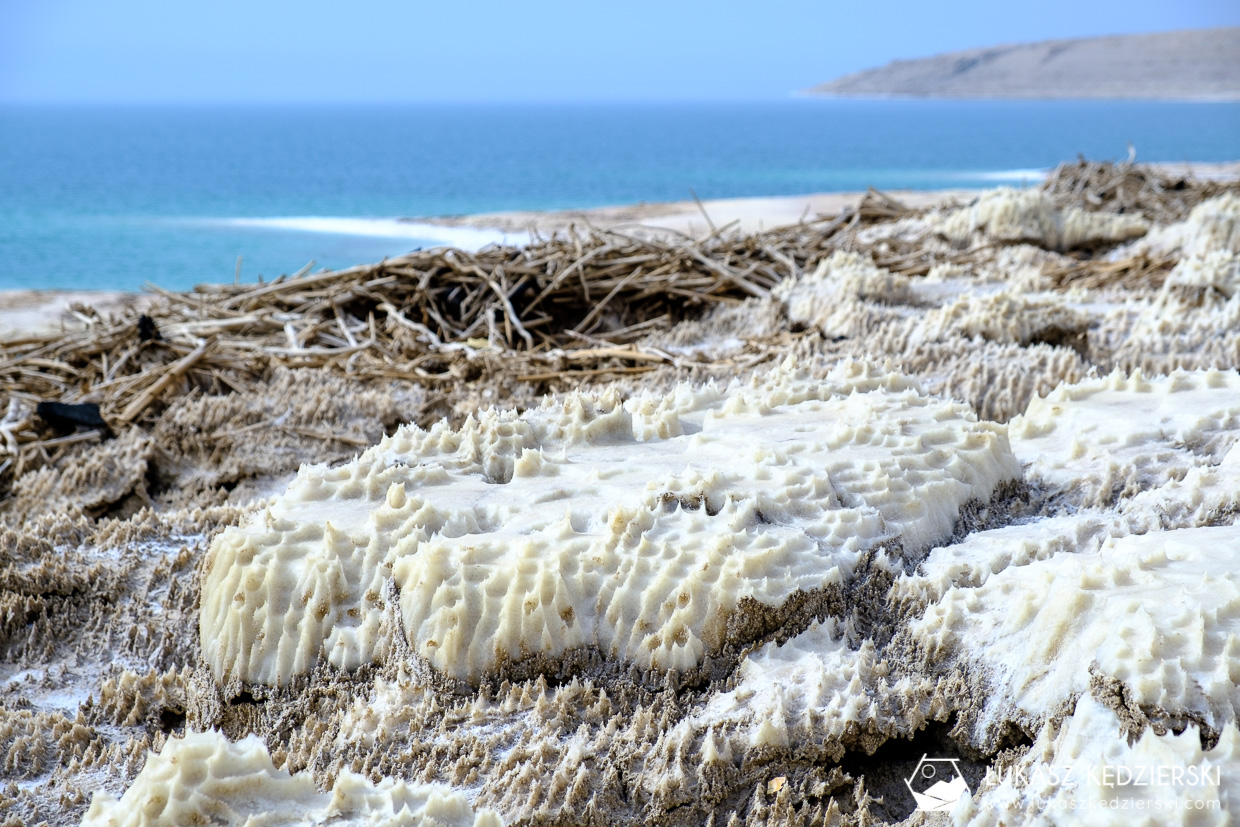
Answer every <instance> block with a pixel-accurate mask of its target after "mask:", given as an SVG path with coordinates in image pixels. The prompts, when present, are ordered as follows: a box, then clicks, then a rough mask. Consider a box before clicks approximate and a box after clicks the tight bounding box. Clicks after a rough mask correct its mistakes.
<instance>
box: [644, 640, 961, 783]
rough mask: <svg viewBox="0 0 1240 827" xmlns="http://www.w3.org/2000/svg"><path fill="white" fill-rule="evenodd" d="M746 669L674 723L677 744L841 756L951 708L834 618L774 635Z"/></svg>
mask: <svg viewBox="0 0 1240 827" xmlns="http://www.w3.org/2000/svg"><path fill="white" fill-rule="evenodd" d="M738 676H739V679H738V680H737V684H736V688H735V689H732V690H731V691H728V692H720V693H718V694H716V695H714V696H713V697H712V698H711V699H710V700H709V701H708V702H707V703H706V704H705V706H704V707H703V708H702V709H701V710H700V711H698V712H696V713H695V714H694V715H692V716H690V717H689V718H686V719H685V720H684V721H683V722H681V723H680V724H679V725H678V726H677V727H676V728H675V729H674V730H672V732H671V733H670V734H669V735H668V739H667V740H668V742H669V747H670V749H671V750H675V751H678V750H679V748H680V745H681V744H682V743H684V742H692V741H694V740H696V741H697V743H698V751H699V752H700V753H701V757H702V760H703V761H709V760H711V759H712V756H714V755H722V754H726V755H737V756H741V755H753V754H756V753H761V752H763V751H787V752H789V753H792V754H796V755H800V756H811V755H813V756H816V758H817V759H819V760H830V761H838V760H840V758H841V757H843V755H844V752H845V751H846V750H847V749H860V750H864V751H866V752H873V751H874V749H875V748H876V747H877V746H878V745H879V744H881V743H882V742H884V741H886V740H887V739H888V738H891V737H897V736H902V737H911V736H912V735H913V733H915V732H917V731H918V730H920V729H921V728H922V727H923V726H925V723H926V721H927V720H933V719H935V718H936V717H938V716H939V715H940V714H941V713H943V711H944V709H945V704H944V702H943V700H942V699H941V698H936V697H935V696H936V691H935V685H934V683H933V682H932V681H930V680H928V679H926V678H925V677H922V676H915V677H909V676H907V675H905V676H896V675H893V674H892V666H891V664H889V663H888V662H887V661H886V660H885V659H884V658H882V657H881V656H880V655H879V654H878V653H877V651H876V649H875V646H874V642H873V641H872V640H868V639H866V640H858V639H857V636H856V635H855V634H848V632H847V630H846V629H845V628H844V627H843V625H842V624H840V623H839V622H837V621H835V620H834V619H828V620H827V621H826V622H824V623H815V624H814V625H812V626H810V628H808V629H806V630H805V631H804V632H801V633H800V634H799V635H796V636H795V637H793V638H792V639H790V640H788V641H787V642H785V643H783V644H776V643H774V642H771V643H768V644H766V645H765V646H763V647H762V648H761V649H759V650H758V651H757V652H754V653H752V654H750V655H749V656H748V657H747V658H745V660H744V661H743V662H742V663H741V667H740V669H739V670H738Z"/></svg>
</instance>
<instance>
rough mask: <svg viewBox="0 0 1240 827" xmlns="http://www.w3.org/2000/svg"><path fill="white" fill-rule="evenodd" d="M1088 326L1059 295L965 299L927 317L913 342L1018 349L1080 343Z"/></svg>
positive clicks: (1003, 294) (1004, 294)
mask: <svg viewBox="0 0 1240 827" xmlns="http://www.w3.org/2000/svg"><path fill="white" fill-rule="evenodd" d="M1089 321H1090V320H1089V316H1087V315H1086V314H1085V313H1082V312H1081V311H1080V310H1078V309H1076V308H1074V307H1072V306H1071V305H1070V304H1068V303H1067V302H1065V301H1064V300H1063V298H1062V297H1060V296H1057V295H1045V296H1030V295H1025V294H1021V293H1011V292H1007V291H1004V292H1001V293H991V294H978V293H968V294H966V295H964V296H961V297H960V298H958V299H956V300H955V301H952V302H951V303H950V304H947V305H945V306H943V307H938V308H935V309H933V310H929V311H927V312H926V314H925V316H924V317H923V318H922V319H920V320H919V323H918V326H917V328H916V330H915V331H914V332H913V334H912V336H911V340H912V341H913V342H921V341H930V342H934V341H940V342H949V341H957V340H959V339H961V338H965V339H972V338H974V337H979V336H980V337H981V338H983V339H986V340H988V341H992V342H1001V343H1004V344H1019V345H1028V344H1031V343H1033V342H1039V341H1051V342H1056V343H1060V342H1071V341H1073V340H1080V339H1081V337H1082V333H1083V331H1084V330H1085V328H1087V327H1088V326H1089Z"/></svg>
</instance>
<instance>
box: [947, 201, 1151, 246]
mask: <svg viewBox="0 0 1240 827" xmlns="http://www.w3.org/2000/svg"><path fill="white" fill-rule="evenodd" d="M1149 226H1150V225H1149V222H1147V221H1146V220H1145V219H1144V218H1142V217H1141V216H1139V215H1112V214H1109V213H1096V212H1086V211H1085V210H1082V209H1080V208H1079V207H1072V208H1069V209H1066V210H1060V209H1059V208H1058V207H1057V206H1055V202H1054V200H1053V199H1051V197H1050V196H1048V195H1047V194H1046V193H1044V192H1042V191H1041V190H1016V189H1012V188H1011V187H1000V188H999V189H995V190H990V191H988V192H986V193H985V194H984V195H982V196H980V197H979V198H978V199H977V201H975V202H974V203H973V204H972V205H971V206H968V207H964V208H962V209H960V210H957V211H956V212H954V213H952V214H951V215H949V216H948V217H947V218H946V219H945V220H944V221H943V222H942V224H941V225H940V226H939V232H940V233H941V234H942V235H944V236H946V237H947V238H949V239H951V240H952V241H953V242H956V243H958V244H965V243H968V242H969V241H970V240H971V239H972V238H973V237H974V236H975V235H977V234H980V235H982V236H983V237H984V238H986V239H990V240H994V241H1003V242H1009V243H1015V242H1028V243H1032V244H1037V245H1039V246H1041V247H1045V248H1047V249H1051V250H1071V249H1073V248H1076V247H1089V246H1096V245H1100V244H1117V243H1119V242H1121V241H1127V240H1129V239H1132V238H1137V237H1138V236H1142V235H1144V234H1145V233H1146V231H1147V230H1148V229H1149Z"/></svg>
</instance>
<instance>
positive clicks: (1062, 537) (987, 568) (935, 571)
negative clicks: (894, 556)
mask: <svg viewBox="0 0 1240 827" xmlns="http://www.w3.org/2000/svg"><path fill="white" fill-rule="evenodd" d="M1110 522H1111V521H1110V520H1107V519H1105V518H1104V517H1102V516H1101V515H1099V514H1097V513H1090V512H1083V513H1081V514H1079V515H1076V514H1074V515H1071V516H1061V517H1051V518H1048V519H1041V520H1037V521H1034V522H1030V523H1021V524H1017V525H1010V526H1004V527H1003V528H996V529H991V530H990V531H977V532H974V533H973V534H970V535H969V536H968V537H966V538H964V539H963V540H961V541H960V542H958V543H954V544H952V545H950V546H941V547H938V548H934V549H931V551H930V554H929V555H927V557H926V559H925V560H923V561H922V563H921V565H920V566H918V570H917V573H916V574H913V575H905V576H902V577H900V578H899V579H898V580H896V582H895V583H894V584H892V591H891V596H892V599H893V600H895V601H897V602H899V603H912V604H914V605H918V606H921V605H925V604H928V603H931V602H934V601H935V600H938V599H939V598H941V597H942V596H943V595H944V594H946V593H947V591H948V589H951V588H952V587H960V588H967V589H976V588H978V587H979V586H982V585H984V584H985V583H986V581H987V580H989V579H990V578H991V577H993V576H994V575H996V574H998V573H1000V572H1002V571H1005V570H1006V569H1008V568H1012V567H1016V566H1027V565H1029V564H1030V563H1033V562H1036V561H1038V560H1045V559H1047V558H1049V557H1053V556H1054V555H1056V554H1059V553H1063V552H1067V553H1073V552H1081V551H1091V550H1096V549H1097V548H1098V547H1099V545H1100V544H1101V543H1102V540H1103V539H1104V537H1105V534H1106V532H1107V530H1108V529H1109V528H1110V527H1111V526H1110Z"/></svg>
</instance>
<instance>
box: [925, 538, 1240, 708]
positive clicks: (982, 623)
mask: <svg viewBox="0 0 1240 827" xmlns="http://www.w3.org/2000/svg"><path fill="white" fill-rule="evenodd" d="M910 629H911V631H912V633H913V635H914V636H915V637H916V638H918V639H920V640H921V641H922V644H923V645H924V646H925V647H926V649H927V650H928V651H929V652H931V653H932V656H937V657H956V658H958V659H963V660H964V661H966V662H968V663H969V664H970V668H972V669H974V670H977V671H978V673H980V674H982V675H984V676H985V678H986V681H987V683H988V685H989V686H990V687H991V691H992V698H991V700H990V701H989V703H988V708H987V710H986V711H985V713H984V714H983V715H982V716H981V718H980V720H979V723H980V725H981V727H982V728H983V729H985V728H987V727H990V726H992V725H993V724H995V723H996V722H998V721H1001V720H1020V721H1025V722H1030V721H1034V722H1036V721H1040V720H1044V719H1046V718H1047V717H1049V716H1051V715H1053V714H1055V712H1056V710H1058V709H1059V708H1061V707H1062V705H1064V704H1065V703H1068V702H1070V701H1071V700H1072V698H1073V697H1074V696H1076V695H1079V694H1080V693H1082V692H1084V691H1086V690H1087V689H1088V688H1089V687H1090V685H1091V681H1096V680H1103V681H1104V682H1109V683H1114V682H1118V684H1120V685H1122V686H1123V688H1124V689H1123V694H1124V697H1125V698H1126V699H1127V700H1128V702H1129V703H1131V704H1134V705H1137V706H1140V707H1141V708H1142V709H1144V710H1145V711H1146V713H1147V714H1148V715H1150V716H1151V717H1152V718H1160V719H1171V720H1184V719H1186V718H1187V719H1191V720H1194V721H1198V722H1201V723H1203V724H1205V725H1207V726H1210V727H1214V728H1216V729H1217V728H1220V727H1222V726H1223V725H1224V724H1226V723H1227V722H1230V721H1234V720H1236V715H1237V712H1240V526H1217V527H1206V528H1191V529H1179V530H1175V531H1154V532H1151V533H1149V534H1144V535H1132V536H1127V537H1123V538H1118V539H1117V538H1112V539H1109V540H1107V541H1106V542H1105V543H1103V545H1102V546H1101V548H1100V549H1099V550H1098V551H1096V552H1078V553H1075V554H1074V553H1060V554H1056V555H1054V556H1053V557H1049V558H1047V559H1043V560H1039V561H1037V562H1033V563H1030V564H1029V565H1025V566H1015V567H1010V568H1007V569H1005V570H1003V571H1001V572H999V573H997V574H994V575H992V576H990V577H989V578H988V579H986V580H985V582H984V583H983V584H982V585H981V586H980V587H978V588H959V587H953V588H950V589H948V590H947V592H946V593H945V594H944V596H943V597H942V598H941V599H940V600H939V601H938V602H936V603H934V604H933V605H931V606H930V608H929V609H927V611H926V612H925V614H924V615H923V616H922V617H921V618H919V619H917V620H916V621H914V622H913V623H912V624H911V626H910Z"/></svg>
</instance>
